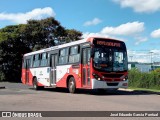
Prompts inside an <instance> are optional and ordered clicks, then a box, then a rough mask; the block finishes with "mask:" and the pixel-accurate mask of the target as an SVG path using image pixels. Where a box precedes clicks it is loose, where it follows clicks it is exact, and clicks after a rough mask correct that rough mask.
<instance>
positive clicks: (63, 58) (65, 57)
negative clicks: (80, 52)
mask: <svg viewBox="0 0 160 120" xmlns="http://www.w3.org/2000/svg"><path fill="white" fill-rule="evenodd" d="M67 61H68V48H64V49H61V50H60V56H59V64H66V63H67Z"/></svg>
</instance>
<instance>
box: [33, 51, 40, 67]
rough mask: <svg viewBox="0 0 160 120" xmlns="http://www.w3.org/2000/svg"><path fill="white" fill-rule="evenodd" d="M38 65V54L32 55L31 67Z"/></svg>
mask: <svg viewBox="0 0 160 120" xmlns="http://www.w3.org/2000/svg"><path fill="white" fill-rule="evenodd" d="M39 63H40V55H39V54H37V55H34V58H33V67H38V66H39Z"/></svg>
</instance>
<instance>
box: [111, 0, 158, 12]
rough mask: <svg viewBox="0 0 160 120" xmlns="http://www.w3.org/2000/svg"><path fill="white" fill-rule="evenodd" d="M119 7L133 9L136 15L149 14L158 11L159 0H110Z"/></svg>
mask: <svg viewBox="0 0 160 120" xmlns="http://www.w3.org/2000/svg"><path fill="white" fill-rule="evenodd" d="M112 1H114V2H116V3H118V4H120V5H121V7H122V8H126V7H129V8H133V10H134V11H135V12H138V13H151V12H156V11H159V10H160V2H159V0H112Z"/></svg>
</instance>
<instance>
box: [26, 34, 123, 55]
mask: <svg viewBox="0 0 160 120" xmlns="http://www.w3.org/2000/svg"><path fill="white" fill-rule="evenodd" d="M95 38H96V39H98V38H99V39H110V40H114V41H120V40H116V39H112V38H103V37H89V38H86V39H82V40H77V41H74V42H70V43H66V44H62V45H57V46H53V47H49V48H45V49H41V50H37V51H34V52H30V53H26V54H24V57H25V56H29V55H34V54H38V53H43V52H48V51H51V50H56V49H59V48H64V47H68V46H72V45H77V44H81V43H85V42H89V41H90V42H92V41H93V39H95ZM121 42H122V41H121Z"/></svg>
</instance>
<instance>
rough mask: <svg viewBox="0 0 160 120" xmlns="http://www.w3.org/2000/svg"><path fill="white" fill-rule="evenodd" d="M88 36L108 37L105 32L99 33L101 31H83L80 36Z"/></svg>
mask: <svg viewBox="0 0 160 120" xmlns="http://www.w3.org/2000/svg"><path fill="white" fill-rule="evenodd" d="M88 37H106V38H108V37H109V36H108V35H106V34H101V33H90V32H85V33H83V35H82V38H88Z"/></svg>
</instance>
